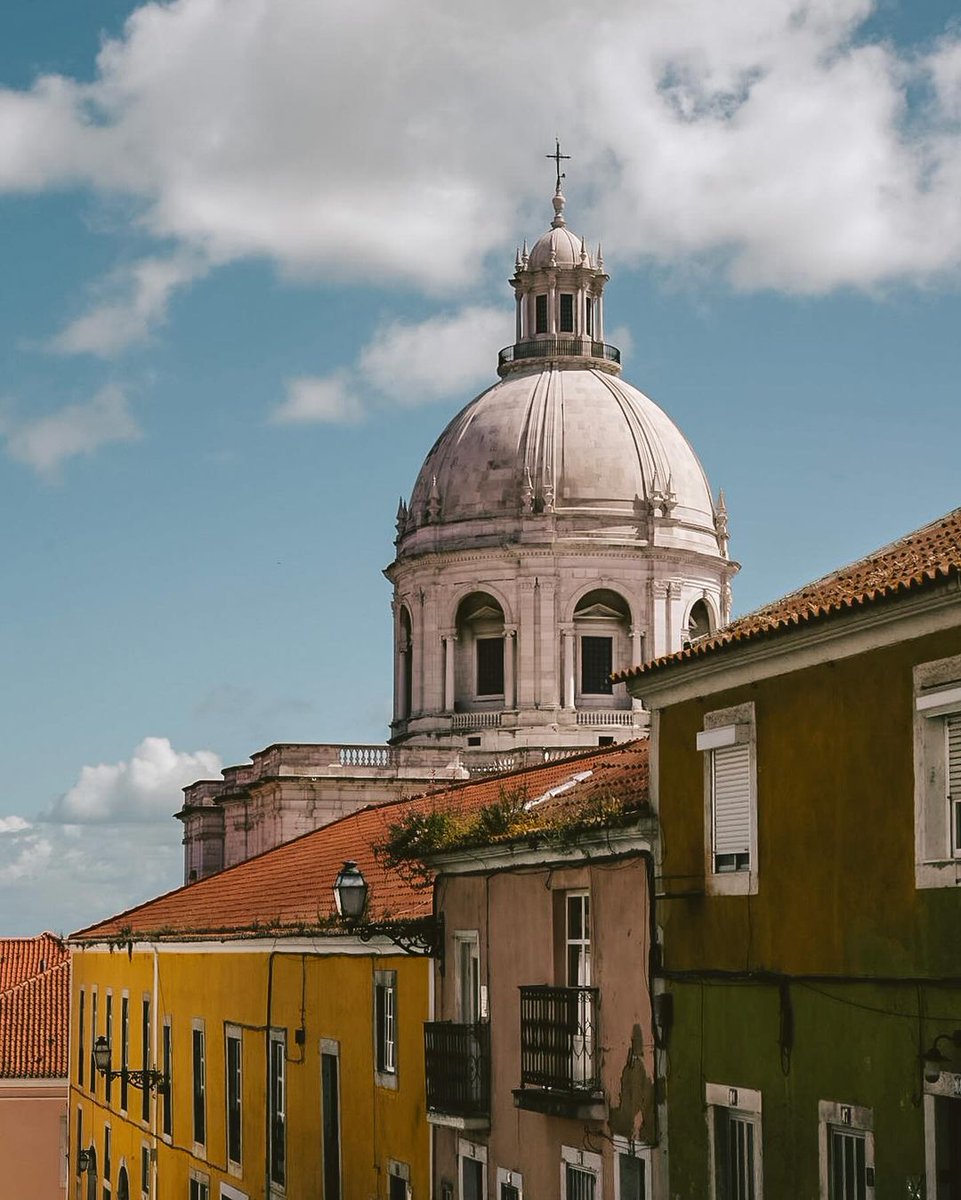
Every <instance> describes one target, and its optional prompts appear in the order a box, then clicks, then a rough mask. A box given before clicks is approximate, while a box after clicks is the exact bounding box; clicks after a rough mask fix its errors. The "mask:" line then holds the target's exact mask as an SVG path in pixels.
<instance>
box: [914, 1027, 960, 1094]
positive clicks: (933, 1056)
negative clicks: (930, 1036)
mask: <svg viewBox="0 0 961 1200" xmlns="http://www.w3.org/2000/svg"><path fill="white" fill-rule="evenodd" d="M944 1041H948V1042H951V1043H953V1045H954V1047H955V1048H956V1049H958V1050H961V1029H955V1030H954V1032H953V1033H939V1034H938V1036H937V1037H936V1038H935V1039H934V1041H933V1042H932V1044H931V1046H930V1047H929V1048H928V1049H927V1050H925V1052H924V1053H923V1054H922V1055H921V1062H922V1063H923V1064H924V1078H925V1080H926V1081H927V1082H928V1083H937V1082H938V1078H939V1076H940V1074H941V1068H942V1067H943V1066H944V1064H945V1063H949V1062H951V1061H952V1057H953V1056H952V1055H949V1054H945V1053H944V1051H943V1050H942V1049H941V1047H940V1046H939V1045H938V1042H944Z"/></svg>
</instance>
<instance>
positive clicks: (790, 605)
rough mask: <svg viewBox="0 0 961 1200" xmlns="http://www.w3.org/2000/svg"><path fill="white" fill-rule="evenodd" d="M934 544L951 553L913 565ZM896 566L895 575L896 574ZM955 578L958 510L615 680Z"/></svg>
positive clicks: (960, 533)
mask: <svg viewBox="0 0 961 1200" xmlns="http://www.w3.org/2000/svg"><path fill="white" fill-rule="evenodd" d="M939 531H940V532H941V533H942V534H943V535H944V536H943V538H942V539H938V538H936V537H935V536H934V535H935V534H936V533H937V532H939ZM939 541H946V542H947V544H948V547H950V552H949V550H948V549H947V548H946V547H944V546H937V549H938V551H939V558H938V561H937V562H936V563H934V564H931V563H930V562H927V563H925V562H918V561H917V554H918V553H919V552H920V551H921V550H930V549H931V548H932V546H933V545H937V543H938V542H939ZM912 551H913V552H914V555H915V561H913V562H911V563H906V564H900V563H899V561H898V555H902V554H910V553H912ZM886 560H887V561H886ZM885 567H887V577H886V578H882V579H881V580H879V581H878V582H874V581H872V580H871V579H870V578H866V579H863V580H862V581H858V579H857V575H858V572H859V569H860V572H861V574H862V575H865V574H867V573H868V572H869V571H870V570H871V569H872V568H873V573H874V574H875V575H877V573H878V572H879V571H881V570H883V568H885ZM899 567H900V568H901V569H900V570H898V569H897V568H899ZM959 575H961V508H955V509H952V510H951V511H950V512H948V513H945V515H944V516H942V517H938V518H936V519H935V520H933V521H930V522H928V524H927V525H923V526H921V528H920V529H916V530H914V531H912V532H910V533H906V534H904V535H902V536H901V537H899V538H896V539H895V540H894V541H893V542H889V543H887V544H886V545H885V546H882V547H880V548H879V549H877V550H874V551H872V552H871V553H869V554H865V555H862V556H861V557H860V558H857V559H854V560H852V561H851V562H849V563H847V564H846V565H845V566H842V567H838V568H836V569H835V570H833V571H829V572H827V573H826V574H825V575H821V576H820V577H819V578H817V579H815V580H813V581H811V582H810V583H806V584H802V585H801V586H800V587H797V588H794V589H793V590H792V591H790V592H786V593H785V594H784V595H783V596H780V597H778V598H777V599H776V600H773V601H770V602H769V603H767V604H764V605H762V606H761V607H760V608H756V609H753V610H752V611H750V612H747V613H744V614H743V615H741V616H739V617H736V618H735V619H734V620H733V621H731V622H729V623H728V624H727V625H724V626H721V628H719V629H718V630H716V631H715V632H714V633H712V634H708V635H706V636H704V637H702V638H698V639H697V641H695V642H692V643H691V644H690V645H688V646H685V647H684V648H683V649H681V650H677V651H674V652H673V653H672V654H665V655H661V656H660V657H659V658H655V659H652V660H650V661H648V662H646V663H641V664H640V665H638V666H636V667H632V668H630V669H629V670H627V671H622V672H620V673H619V674H618V675H617V676H616V677H615V678H617V679H620V680H626V679H634V678H638V677H640V676H642V675H644V674H647V673H648V672H653V671H656V670H659V669H660V668H663V667H672V666H675V665H680V664H681V663H684V662H686V661H691V660H692V659H694V658H702V657H704V656H706V655H709V654H713V653H714V652H716V651H719V650H721V649H724V648H725V647H729V646H732V645H734V644H735V643H737V642H743V641H748V640H752V639H754V638H758V637H762V636H770V635H775V634H777V633H780V632H784V631H785V630H788V629H791V628H797V627H799V626H801V625H803V624H807V623H809V622H811V621H814V620H823V619H825V618H827V617H831V616H833V615H836V614H838V613H842V612H845V611H847V612H850V611H854V610H856V609H860V608H863V607H864V606H865V605H867V604H874V603H878V602H881V601H884V600H889V599H892V598H893V597H896V596H898V595H901V594H903V593H905V592H908V591H912V590H914V589H915V588H917V587H922V586H925V585H926V584H929V583H938V582H943V581H944V580H945V579H949V578H951V577H952V576H959ZM852 576H853V577H854V578H852ZM845 586H848V587H850V588H851V589H852V590H851V591H850V593H849V594H848V595H839V594H837V590H838V589H841V588H844V587H845ZM819 593H820V595H819Z"/></svg>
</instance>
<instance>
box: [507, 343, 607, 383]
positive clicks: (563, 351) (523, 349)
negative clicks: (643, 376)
mask: <svg viewBox="0 0 961 1200" xmlns="http://www.w3.org/2000/svg"><path fill="white" fill-rule="evenodd" d="M531 358H595V359H600V361H601V362H608V363H614V364H620V361H621V352H620V350H618V348H617V347H616V346H610V345H608V344H607V343H606V342H592V341H591V340H590V338H581V337H544V338H537V339H536V340H532V341H529V342H515V343H514V345H513V346H505V347H504V349H503V350H501V352H500V353H499V354H498V356H497V370H498V373H499V374H504V372H505V371H508V370H510V368H511V367H512V366H513V364H514V363H518V362H524V361H526V360H528V359H531Z"/></svg>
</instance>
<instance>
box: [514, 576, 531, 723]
mask: <svg viewBox="0 0 961 1200" xmlns="http://www.w3.org/2000/svg"><path fill="white" fill-rule="evenodd" d="M535 583H536V580H534V579H521V580H519V581H518V585H517V591H518V609H519V613H520V620H519V622H518V630H519V633H518V638H517V643H518V645H517V686H516V689H515V690H516V692H517V705H518V707H519V708H533V706H534V640H535V624H536V622H535V618H534V586H535Z"/></svg>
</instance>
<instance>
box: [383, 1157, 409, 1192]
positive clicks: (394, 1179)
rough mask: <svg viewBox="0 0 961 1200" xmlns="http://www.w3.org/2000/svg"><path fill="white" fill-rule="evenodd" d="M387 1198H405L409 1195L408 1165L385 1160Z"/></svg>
mask: <svg viewBox="0 0 961 1200" xmlns="http://www.w3.org/2000/svg"><path fill="white" fill-rule="evenodd" d="M387 1181H388V1182H387V1200H407V1197H408V1196H409V1195H410V1165H409V1164H408V1163H404V1162H395V1161H394V1159H392V1158H391V1159H388V1160H387Z"/></svg>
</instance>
